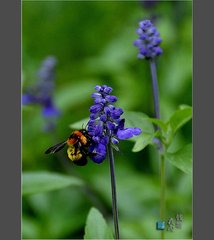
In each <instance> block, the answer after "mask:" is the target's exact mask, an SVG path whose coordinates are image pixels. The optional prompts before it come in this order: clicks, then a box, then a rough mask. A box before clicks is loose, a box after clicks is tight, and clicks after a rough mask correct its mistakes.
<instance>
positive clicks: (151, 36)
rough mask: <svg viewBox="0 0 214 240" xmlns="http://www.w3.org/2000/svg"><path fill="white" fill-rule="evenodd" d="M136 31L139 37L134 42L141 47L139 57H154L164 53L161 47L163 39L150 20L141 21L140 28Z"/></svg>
mask: <svg viewBox="0 0 214 240" xmlns="http://www.w3.org/2000/svg"><path fill="white" fill-rule="evenodd" d="M136 33H137V34H138V35H139V39H137V40H135V41H134V43H133V44H134V46H136V47H137V48H138V49H139V53H138V55H137V57H138V58H139V59H144V58H145V59H153V58H155V57H156V56H159V55H161V54H162V53H163V51H162V49H161V48H160V47H159V44H160V43H161V42H162V39H161V38H160V37H159V35H160V34H159V32H158V31H157V29H156V27H154V25H153V24H152V22H151V21H150V20H144V21H141V22H139V28H138V29H137V31H136Z"/></svg>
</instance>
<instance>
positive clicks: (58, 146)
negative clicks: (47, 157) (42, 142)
mask: <svg viewBox="0 0 214 240" xmlns="http://www.w3.org/2000/svg"><path fill="white" fill-rule="evenodd" d="M66 143H67V141H64V142H61V143H58V144H56V145H54V146H52V147H50V148H48V149H47V150H46V151H45V154H49V153H56V152H58V151H59V150H61V149H62V148H64V146H65V145H66Z"/></svg>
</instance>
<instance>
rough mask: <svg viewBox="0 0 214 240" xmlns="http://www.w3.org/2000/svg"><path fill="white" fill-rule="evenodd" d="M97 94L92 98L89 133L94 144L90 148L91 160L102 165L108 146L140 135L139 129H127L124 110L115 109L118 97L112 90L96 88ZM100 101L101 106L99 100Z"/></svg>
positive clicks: (104, 87) (102, 87)
mask: <svg viewBox="0 0 214 240" xmlns="http://www.w3.org/2000/svg"><path fill="white" fill-rule="evenodd" d="M95 90H96V91H97V92H95V93H93V94H92V95H91V96H92V98H94V105H93V106H91V107H90V110H89V111H90V112H91V114H90V120H89V122H88V133H89V135H91V136H92V140H93V143H92V144H91V146H90V148H89V152H90V153H91V159H92V160H93V161H94V162H95V163H101V162H102V161H103V160H104V159H105V157H106V152H107V145H108V144H111V145H112V144H113V145H117V144H118V143H119V140H125V139H129V138H131V137H133V136H136V135H139V134H140V133H141V129H139V128H125V119H124V118H121V115H122V114H123V110H122V109H121V108H118V107H115V106H114V105H113V103H114V102H116V101H117V97H116V96H113V95H110V93H111V92H112V90H113V89H112V88H111V87H108V86H106V85H103V86H98V85H97V86H96V87H95ZM98 99H99V104H97V100H98Z"/></svg>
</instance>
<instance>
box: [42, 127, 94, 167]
mask: <svg viewBox="0 0 214 240" xmlns="http://www.w3.org/2000/svg"><path fill="white" fill-rule="evenodd" d="M91 143H92V138H91V136H90V135H89V134H88V131H87V130H85V129H81V130H76V131H74V132H72V133H71V135H70V136H69V138H68V139H67V140H66V141H64V142H60V143H58V144H56V145H54V146H52V147H50V148H48V149H47V150H46V151H45V154H50V153H56V152H58V151H60V150H61V149H63V148H64V147H65V146H66V145H67V146H68V149H67V154H68V157H69V159H70V160H71V161H72V162H73V163H74V164H76V165H78V166H85V165H86V164H87V157H88V156H90V153H89V151H88V149H89V146H90V144H91Z"/></svg>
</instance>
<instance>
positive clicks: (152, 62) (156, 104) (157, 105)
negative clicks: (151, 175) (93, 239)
mask: <svg viewBox="0 0 214 240" xmlns="http://www.w3.org/2000/svg"><path fill="white" fill-rule="evenodd" d="M150 69H151V75H152V90H153V91H152V92H153V99H154V112H155V117H156V118H157V119H160V101H159V93H158V78H157V70H156V64H155V60H154V59H151V60H150ZM159 129H160V128H159V127H158V126H155V130H159ZM163 151H164V148H163V145H162V143H161V142H160V141H159V146H158V154H159V157H160V181H161V183H160V185H161V191H160V219H161V221H165V191H166V185H165V159H164V154H163ZM161 239H165V237H164V230H162V231H161Z"/></svg>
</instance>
